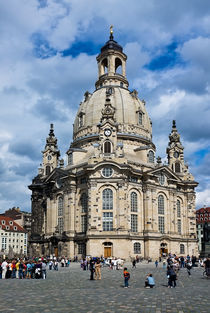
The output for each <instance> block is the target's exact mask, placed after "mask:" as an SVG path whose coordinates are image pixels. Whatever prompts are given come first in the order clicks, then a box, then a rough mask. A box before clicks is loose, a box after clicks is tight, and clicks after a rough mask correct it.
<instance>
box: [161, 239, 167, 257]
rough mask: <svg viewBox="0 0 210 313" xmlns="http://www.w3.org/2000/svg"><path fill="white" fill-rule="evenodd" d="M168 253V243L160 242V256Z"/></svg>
mask: <svg viewBox="0 0 210 313" xmlns="http://www.w3.org/2000/svg"><path fill="white" fill-rule="evenodd" d="M167 255H168V244H167V243H165V242H162V243H161V244H160V256H161V257H166V256H167Z"/></svg>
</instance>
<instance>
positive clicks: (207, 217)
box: [196, 207, 210, 254]
mask: <svg viewBox="0 0 210 313" xmlns="http://www.w3.org/2000/svg"><path fill="white" fill-rule="evenodd" d="M196 229H197V237H198V250H199V253H200V254H201V253H202V252H205V247H204V246H205V244H204V231H206V232H208V230H209V237H210V207H203V208H201V209H199V210H197V211H196ZM206 239H207V238H205V241H206V242H207V240H206ZM203 248H204V249H203ZM209 252H210V251H209Z"/></svg>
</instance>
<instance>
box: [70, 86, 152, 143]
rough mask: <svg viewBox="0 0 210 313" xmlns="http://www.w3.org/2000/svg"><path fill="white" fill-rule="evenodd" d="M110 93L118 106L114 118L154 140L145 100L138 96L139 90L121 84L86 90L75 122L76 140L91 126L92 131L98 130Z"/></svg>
mask: <svg viewBox="0 0 210 313" xmlns="http://www.w3.org/2000/svg"><path fill="white" fill-rule="evenodd" d="M107 96H108V98H109V99H110V103H111V106H112V107H113V108H114V110H115V113H114V118H115V121H116V123H117V124H118V127H119V131H121V132H126V133H133V132H135V134H136V135H139V136H141V137H142V138H145V139H148V140H151V138H152V127H151V121H150V118H149V116H148V113H147V111H146V108H145V102H144V101H141V100H140V99H139V98H138V95H137V92H136V91H133V92H130V91H129V90H128V89H127V88H123V87H120V85H119V86H112V85H110V86H108V85H107V86H106V87H101V88H99V89H97V90H95V91H94V92H93V94H89V93H85V100H84V101H83V102H82V103H81V104H80V107H79V110H78V112H77V115H76V119H75V123H74V140H76V139H77V140H78V139H79V138H82V137H83V135H85V133H86V131H85V130H87V129H88V133H89V135H90V134H91V133H92V134H94V133H97V127H98V125H100V123H101V118H102V110H103V109H104V105H105V102H106V98H107Z"/></svg>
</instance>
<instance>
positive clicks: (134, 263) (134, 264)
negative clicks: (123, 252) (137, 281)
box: [132, 259, 136, 268]
mask: <svg viewBox="0 0 210 313" xmlns="http://www.w3.org/2000/svg"><path fill="white" fill-rule="evenodd" d="M132 265H133V266H132V268H136V260H135V259H133V262H132Z"/></svg>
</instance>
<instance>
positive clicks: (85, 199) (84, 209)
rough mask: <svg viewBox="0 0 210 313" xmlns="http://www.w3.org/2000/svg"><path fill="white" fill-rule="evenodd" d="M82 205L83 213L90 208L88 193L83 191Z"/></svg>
mask: <svg viewBox="0 0 210 313" xmlns="http://www.w3.org/2000/svg"><path fill="white" fill-rule="evenodd" d="M80 202H81V207H82V213H86V212H87V209H88V199H87V194H86V193H83V194H82V195H81V198H80Z"/></svg>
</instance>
